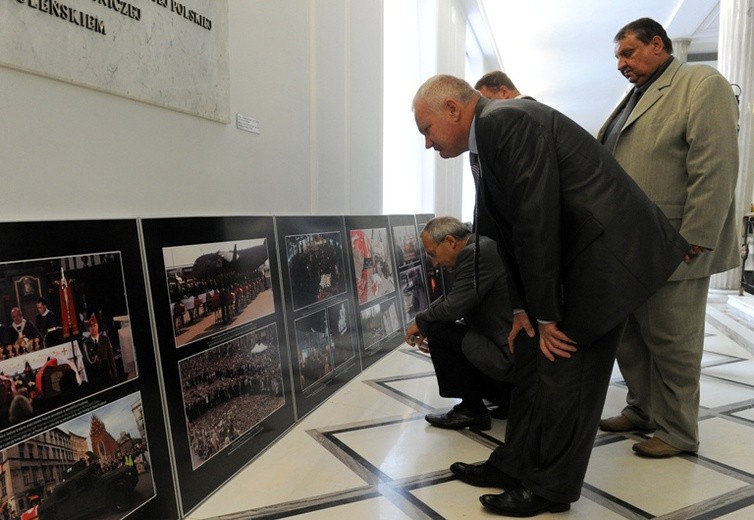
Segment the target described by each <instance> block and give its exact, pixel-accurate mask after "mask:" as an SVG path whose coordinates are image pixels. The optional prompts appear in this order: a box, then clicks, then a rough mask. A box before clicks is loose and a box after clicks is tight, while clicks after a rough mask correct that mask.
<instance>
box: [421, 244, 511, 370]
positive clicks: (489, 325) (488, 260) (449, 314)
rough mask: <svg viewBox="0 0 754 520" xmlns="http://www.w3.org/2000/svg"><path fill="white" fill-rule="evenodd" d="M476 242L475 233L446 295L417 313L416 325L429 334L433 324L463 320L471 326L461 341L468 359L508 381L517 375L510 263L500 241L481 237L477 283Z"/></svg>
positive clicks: (458, 259) (461, 256) (457, 260)
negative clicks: (508, 279)
mask: <svg viewBox="0 0 754 520" xmlns="http://www.w3.org/2000/svg"><path fill="white" fill-rule="evenodd" d="M474 242H475V241H474V235H471V236H470V238H469V241H468V243H467V245H466V247H464V248H463V250H461V252H460V253H459V254H458V257H457V258H456V265H455V274H456V277H455V280H454V282H453V288H452V289H451V290H450V292H449V293H448V294H447V296H446V297H445V298H444V299H440V300H438V301H437V302H435V304H434V305H432V306H431V307H430V308H429V309H427V310H426V311H424V312H421V313H419V314H417V316H416V325H417V327H419V330H420V331H421V332H422V335H424V336H426V331H427V329H428V327H429V324H430V323H433V322H441V323H453V322H455V321H457V320H460V319H463V320H464V321H465V322H466V324H467V325H468V326H469V331H468V332H467V333H466V335H465V336H464V338H463V342H462V344H461V350H462V351H463V353H464V355H465V356H466V358H467V359H468V360H469V361H470V362H471V363H472V364H473V365H474V366H475V367H476V368H478V369H479V370H480V371H482V372H483V373H485V374H486V375H488V376H490V377H491V378H493V379H496V380H498V381H507V380H509V379H510V378H511V377H512V375H513V356H512V355H511V352H510V350H509V349H508V333H509V332H510V330H511V323H512V318H513V310H512V308H511V304H510V298H509V296H508V286H507V283H506V275H505V267H504V266H503V261H502V259H501V258H500V255H499V254H498V251H497V245H496V244H495V242H493V241H492V240H490V239H489V238H486V237H480V238H479V255H478V257H477V258H478V271H479V273H478V280H477V287H475V286H474V247H475V246H474ZM477 288H478V290H477Z"/></svg>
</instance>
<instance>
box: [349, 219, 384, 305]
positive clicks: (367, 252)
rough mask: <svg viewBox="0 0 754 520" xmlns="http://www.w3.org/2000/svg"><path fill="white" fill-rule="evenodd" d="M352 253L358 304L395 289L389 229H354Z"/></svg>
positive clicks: (352, 233)
mask: <svg viewBox="0 0 754 520" xmlns="http://www.w3.org/2000/svg"><path fill="white" fill-rule="evenodd" d="M351 252H352V254H353V270H354V279H355V280H356V289H357V294H358V297H359V305H363V304H365V303H368V302H370V301H372V300H374V299H375V298H379V297H380V296H385V295H386V294H390V293H392V292H394V291H395V276H394V275H393V258H392V255H391V253H390V245H389V242H388V236H387V228H374V229H354V230H352V231H351Z"/></svg>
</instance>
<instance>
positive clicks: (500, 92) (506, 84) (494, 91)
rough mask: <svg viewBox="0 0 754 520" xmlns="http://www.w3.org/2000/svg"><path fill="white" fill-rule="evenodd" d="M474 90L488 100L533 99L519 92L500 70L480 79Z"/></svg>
mask: <svg viewBox="0 0 754 520" xmlns="http://www.w3.org/2000/svg"><path fill="white" fill-rule="evenodd" d="M474 88H475V89H477V90H478V91H479V93H480V94H481V95H483V96H484V97H486V98H487V99H521V98H525V99H532V98H531V97H529V96H524V95H523V94H522V93H521V92H519V91H518V89H517V88H516V85H514V84H513V81H512V80H511V78H510V77H509V76H508V75H507V74H506V73H505V72H502V71H500V70H494V71H492V72H488V73H487V74H485V75H484V76H482V77H481V78H479V81H477V82H476V85H474Z"/></svg>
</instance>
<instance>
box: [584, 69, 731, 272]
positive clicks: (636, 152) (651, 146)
mask: <svg viewBox="0 0 754 520" xmlns="http://www.w3.org/2000/svg"><path fill="white" fill-rule="evenodd" d="M627 101H628V96H627V97H626V98H625V99H623V101H621V103H620V104H619V105H618V107H617V108H616V109H615V111H614V112H613V114H612V115H611V116H610V117H609V118H608V120H607V122H606V123H605V125H603V127H602V129H601V130H600V132H599V136H598V138H599V140H600V141H602V140H603V136H604V133H605V131H606V129H607V124H608V123H609V122H610V121H612V119H613V117H614V116H615V114H616V113H617V112H618V111H619V110H620V108H621V107H622V106H623V105H624V104H625V103H626V102H627ZM737 121H738V106H737V104H736V100H735V96H734V95H733V91H732V89H731V86H730V84H729V83H728V81H727V80H726V79H725V78H724V77H723V76H722V75H720V73H718V72H717V71H716V70H715V69H713V68H712V67H709V66H706V65H687V64H681V63H680V62H679V61H678V60H673V62H671V64H670V66H669V67H668V68H667V69H666V70H665V72H664V73H663V74H662V75H661V76H660V77H659V78H657V80H656V81H655V82H654V83H653V84H652V85H651V86H650V87H649V89H648V90H647V91H646V92H645V93H644V95H643V96H642V97H641V99H640V100H639V103H638V104H637V105H636V107H635V108H634V110H633V112H632V113H631V115H630V116H629V118H628V120H627V121H626V124H625V126H624V127H623V130H622V131H621V134H620V137H619V138H618V144H617V146H616V149H615V158H616V159H617V160H618V162H619V163H620V165H621V166H623V168H624V169H625V170H626V171H627V172H628V173H629V175H630V176H631V177H633V179H634V180H635V181H636V182H637V183H638V184H639V186H640V187H641V188H642V189H643V190H644V191H645V192H646V194H647V195H648V196H649V198H650V199H651V200H652V201H653V202H654V203H655V204H657V205H658V206H659V207H660V209H662V211H663V212H664V213H665V215H666V216H667V217H668V219H669V220H670V222H671V223H672V224H673V225H674V226H675V227H676V229H678V230H679V231H680V233H681V235H683V237H684V238H685V239H686V240H687V241H688V242H689V243H690V244H696V245H700V246H703V247H706V248H709V249H712V250H713V251H710V252H707V253H704V254H702V255H701V256H699V257H697V258H696V259H695V260H694V261H693V262H691V263H690V264H683V263H682V264H681V265H680V266H679V267H678V269H676V271H675V273H673V275H672V276H671V277H670V280H685V279H692V278H700V277H704V276H709V275H711V274H714V273H719V272H722V271H726V270H728V269H731V268H734V267H737V266H738V265H740V264H741V257H740V256H739V252H738V233H737V230H738V221H739V219H738V216H737V213H736V209H735V187H736V180H737V178H738V139H737Z"/></svg>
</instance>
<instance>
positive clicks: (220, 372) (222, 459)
mask: <svg viewBox="0 0 754 520" xmlns="http://www.w3.org/2000/svg"><path fill="white" fill-rule="evenodd" d="M141 226H142V235H143V240H144V250H145V255H146V259H147V272H148V277H149V285H150V288H151V292H152V302H153V307H154V315H155V326H156V330H157V336H158V337H157V339H158V342H159V345H160V350H159V363H160V371H161V376H162V381H163V387H164V393H165V399H166V401H167V403H168V407H167V413H168V425H169V427H170V430H171V433H172V440H173V446H174V452H173V461H174V462H173V463H174V465H175V470H176V475H177V477H178V479H177V480H178V482H177V484H178V490H179V498H180V506H181V511H182V514H183V515H185V514H187V513H188V512H189V511H190V510H192V509H193V508H195V507H196V506H197V505H198V504H199V503H200V502H201V501H202V500H203V499H204V498H205V497H206V496H208V495H209V494H210V493H212V492H213V491H214V490H215V489H217V488H218V487H219V486H220V485H222V484H223V483H224V482H225V481H226V480H227V479H228V478H230V477H231V476H232V475H233V474H235V473H236V472H237V471H238V470H239V469H240V468H241V467H243V466H244V465H245V464H247V463H248V462H249V461H250V460H251V459H252V458H253V457H254V456H255V455H257V454H258V453H259V452H261V451H262V450H263V449H264V448H265V447H267V446H268V445H269V444H270V443H272V442H273V441H274V440H275V439H277V438H278V437H279V436H280V435H281V434H282V433H283V432H284V431H285V430H286V429H287V428H288V427H290V426H291V425H292V424H293V422H294V420H295V409H294V403H293V401H294V400H293V394H292V389H291V373H290V356H289V353H288V352H289V349H288V344H287V340H286V337H285V334H284V331H285V326H284V324H285V317H284V314H283V303H282V302H283V299H282V292H281V288H280V283H279V280H280V273H279V267H278V266H279V263H278V256H277V255H278V251H277V247H276V242H275V230H274V222H273V219H272V217H196V218H157V219H142V220H141Z"/></svg>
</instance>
